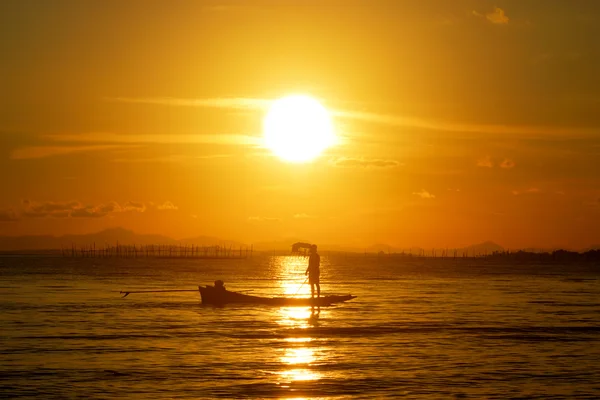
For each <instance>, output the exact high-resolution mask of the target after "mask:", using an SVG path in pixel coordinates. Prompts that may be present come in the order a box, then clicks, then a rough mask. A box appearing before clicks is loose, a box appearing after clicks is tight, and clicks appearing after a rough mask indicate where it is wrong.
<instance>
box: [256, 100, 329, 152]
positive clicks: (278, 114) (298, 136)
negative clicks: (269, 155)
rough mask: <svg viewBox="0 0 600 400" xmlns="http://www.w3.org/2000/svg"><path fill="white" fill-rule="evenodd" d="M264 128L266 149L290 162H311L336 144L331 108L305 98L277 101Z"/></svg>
mask: <svg viewBox="0 0 600 400" xmlns="http://www.w3.org/2000/svg"><path fill="white" fill-rule="evenodd" d="M263 129H264V143H265V146H266V147H267V148H269V149H270V150H271V151H272V152H273V153H274V154H275V155H276V156H278V157H279V158H281V159H283V160H285V161H289V162H297V163H300V162H307V161H311V160H313V159H315V158H316V157H317V156H319V154H321V153H322V152H323V151H324V150H325V149H327V148H328V147H330V146H332V145H333V144H335V141H336V137H335V133H334V130H333V124H332V122H331V118H330V117H329V113H328V112H327V109H326V108H325V107H323V105H321V103H319V102H318V101H317V100H315V99H314V98H312V97H310V96H305V95H292V96H287V97H283V98H281V99H279V100H276V101H275V102H273V104H272V105H271V107H270V108H269V111H268V112H267V115H266V116H265V119H264V127H263Z"/></svg>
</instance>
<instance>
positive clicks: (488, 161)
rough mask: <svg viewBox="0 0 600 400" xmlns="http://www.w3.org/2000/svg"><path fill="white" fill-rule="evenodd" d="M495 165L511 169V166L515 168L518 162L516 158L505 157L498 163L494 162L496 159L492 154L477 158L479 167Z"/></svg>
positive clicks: (492, 166)
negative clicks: (515, 160)
mask: <svg viewBox="0 0 600 400" xmlns="http://www.w3.org/2000/svg"><path fill="white" fill-rule="evenodd" d="M495 165H497V166H498V167H500V168H503V169H511V168H514V167H515V165H517V164H516V163H515V162H514V160H512V159H510V158H505V159H503V160H502V161H500V162H498V163H496V162H494V160H493V159H492V157H490V156H485V157H483V158H480V159H479V160H477V166H478V167H482V168H494V166H495Z"/></svg>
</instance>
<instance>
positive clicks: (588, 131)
mask: <svg viewBox="0 0 600 400" xmlns="http://www.w3.org/2000/svg"><path fill="white" fill-rule="evenodd" d="M496 12H497V11H494V12H493V13H492V14H494V13H496ZM107 100H108V101H116V102H122V103H140V104H149V105H163V106H174V107H208V108H219V109H231V110H249V111H265V110H266V109H268V107H269V106H270V105H271V104H272V103H273V101H274V100H275V99H261V98H245V97H224V98H207V99H181V98H173V97H156V98H148V97H144V98H129V97H113V98H107ZM330 112H331V114H332V116H333V117H334V118H340V119H346V120H356V121H361V122H366V123H372V124H378V125H385V126H392V127H399V128H415V129H424V130H432V131H441V132H460V133H483V134H497V135H507V134H511V135H529V136H536V137H537V136H559V137H563V136H569V137H573V136H574V135H579V136H588V135H594V134H598V133H599V132H600V130H599V129H597V128H581V127H551V126H529V125H497V124H474V123H469V122H452V121H442V120H435V119H422V118H414V117H410V116H401V115H392V114H385V113H376V112H364V111H358V110H349V109H341V108H333V107H331V108H330ZM128 136H129V135H128ZM184 136H189V135H184ZM198 136H202V137H203V138H204V139H203V140H208V138H209V137H210V135H198ZM215 136H219V135H215ZM168 137H172V136H171V135H168ZM249 137H250V139H249V140H250V141H251V142H252V141H254V143H255V141H256V140H257V139H258V137H257V136H249ZM198 140H202V139H198ZM121 142H122V141H120V143H121ZM234 142H236V143H239V142H237V141H236V140H234Z"/></svg>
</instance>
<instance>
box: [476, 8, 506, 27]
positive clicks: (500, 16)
mask: <svg viewBox="0 0 600 400" xmlns="http://www.w3.org/2000/svg"><path fill="white" fill-rule="evenodd" d="M473 15H475V16H476V17H481V18H485V19H486V20H488V21H489V22H491V23H492V24H495V25H506V24H508V22H509V18H508V16H507V15H506V13H505V12H504V10H503V9H501V8H500V7H494V10H493V11H491V12H488V13H485V14H482V13H480V12H478V11H473Z"/></svg>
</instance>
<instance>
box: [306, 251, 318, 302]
mask: <svg viewBox="0 0 600 400" xmlns="http://www.w3.org/2000/svg"><path fill="white" fill-rule="evenodd" d="M320 266H321V256H320V255H319V253H317V245H316V244H313V245H312V246H310V256H309V257H308V268H306V272H305V275H307V274H308V283H310V297H311V298H314V297H315V285H316V286H317V298H319V297H321V285H320V284H319V283H320V282H319V276H320V275H321V271H320V269H319V267H320Z"/></svg>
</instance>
